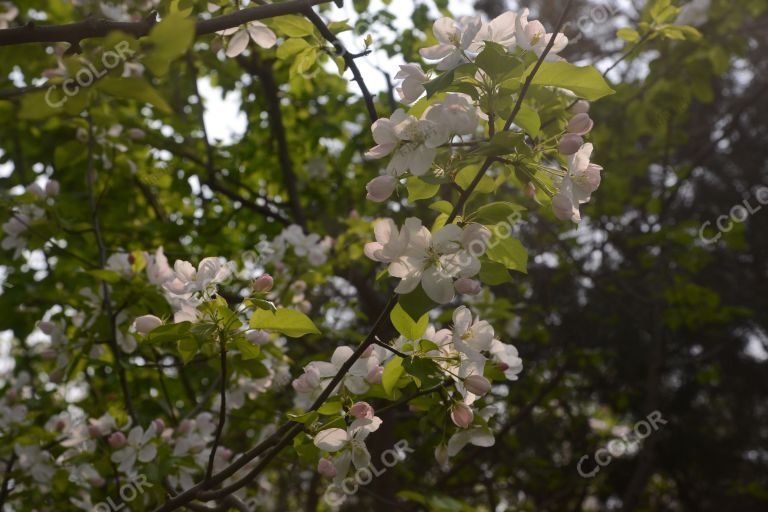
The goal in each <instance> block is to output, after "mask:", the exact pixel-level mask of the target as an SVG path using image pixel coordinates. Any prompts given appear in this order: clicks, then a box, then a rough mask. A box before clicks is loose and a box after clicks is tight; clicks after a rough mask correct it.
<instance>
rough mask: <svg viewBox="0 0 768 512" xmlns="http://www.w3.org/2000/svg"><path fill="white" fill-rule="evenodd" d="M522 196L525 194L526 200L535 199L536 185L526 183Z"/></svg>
mask: <svg viewBox="0 0 768 512" xmlns="http://www.w3.org/2000/svg"><path fill="white" fill-rule="evenodd" d="M523 194H525V197H527V198H528V199H536V185H534V184H533V182H532V181H529V182H528V183H526V184H525V188H524V189H523Z"/></svg>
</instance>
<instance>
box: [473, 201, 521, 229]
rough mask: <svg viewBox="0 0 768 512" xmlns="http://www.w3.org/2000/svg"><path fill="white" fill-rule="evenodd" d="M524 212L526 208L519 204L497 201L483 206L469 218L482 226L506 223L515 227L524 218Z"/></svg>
mask: <svg viewBox="0 0 768 512" xmlns="http://www.w3.org/2000/svg"><path fill="white" fill-rule="evenodd" d="M524 211H525V207H524V206H521V205H519V204H514V203H510V202H507V201H496V202H493V203H488V204H485V205H483V206H481V207H480V208H478V209H477V210H476V211H475V212H474V213H473V214H471V215H470V216H469V218H470V219H471V220H473V221H474V222H479V223H481V224H498V223H499V222H506V223H507V224H509V225H512V226H514V225H515V224H517V223H518V222H520V220H521V218H522V216H521V215H520V212H524Z"/></svg>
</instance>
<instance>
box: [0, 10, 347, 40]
mask: <svg viewBox="0 0 768 512" xmlns="http://www.w3.org/2000/svg"><path fill="white" fill-rule="evenodd" d="M334 2H335V3H336V5H339V6H341V5H340V4H341V0H334ZM327 3H330V0H290V1H288V2H282V3H277V4H269V5H260V6H256V7H249V8H247V9H241V10H239V11H236V12H233V13H230V14H224V15H222V16H217V17H215V18H211V19H207V20H198V21H197V24H196V27H195V33H196V35H197V36H202V35H205V34H213V33H214V32H218V31H220V30H224V29H228V28H233V27H238V26H240V25H243V24H245V23H248V22H249V21H255V20H263V19H267V18H274V17H277V16H283V15H286V14H300V13H303V12H306V10H307V9H311V7H312V6H314V5H320V4H327ZM156 23H157V18H156V15H155V13H152V14H150V15H149V16H148V17H146V18H144V19H143V20H141V21H135V22H123V21H110V20H103V19H102V20H100V19H97V18H88V19H86V20H84V21H80V22H77V23H69V24H66V25H48V26H38V25H35V24H34V23H33V22H30V23H27V24H26V25H24V26H22V27H14V28H7V29H4V30H0V46H10V45H17V44H26V43H70V44H71V45H72V46H73V47H75V48H77V47H78V46H79V43H80V41H82V40H84V39H91V38H94V37H105V36H106V35H107V34H109V33H110V32H115V31H121V32H125V33H126V34H129V35H132V36H133V37H136V38H139V37H143V36H146V35H147V34H149V32H150V30H152V27H154V26H155V24H156Z"/></svg>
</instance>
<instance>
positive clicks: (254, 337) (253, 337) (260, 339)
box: [245, 329, 269, 345]
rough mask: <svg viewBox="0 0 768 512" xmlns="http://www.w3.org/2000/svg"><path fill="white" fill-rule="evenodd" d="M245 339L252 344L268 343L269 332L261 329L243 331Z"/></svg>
mask: <svg viewBox="0 0 768 512" xmlns="http://www.w3.org/2000/svg"><path fill="white" fill-rule="evenodd" d="M245 339H247V340H248V341H250V342H251V343H253V344H254V345H265V344H267V343H269V334H267V333H266V332H265V331H262V330H261V329H254V330H252V331H248V332H246V333H245Z"/></svg>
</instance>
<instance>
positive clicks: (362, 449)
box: [314, 416, 382, 478]
mask: <svg viewBox="0 0 768 512" xmlns="http://www.w3.org/2000/svg"><path fill="white" fill-rule="evenodd" d="M381 423H382V422H381V418H379V417H378V416H374V417H373V418H362V419H357V420H355V421H353V422H352V424H351V425H350V426H349V427H348V428H347V429H346V430H344V429H341V428H329V429H326V430H321V431H320V432H318V433H317V435H316V436H315V439H314V443H315V446H317V447H318V448H319V449H321V450H323V451H326V452H331V453H335V452H339V451H343V453H342V454H341V455H340V457H338V458H336V460H335V461H334V464H333V465H334V467H335V469H336V477H337V478H338V477H339V476H340V477H341V478H344V477H345V476H346V475H347V471H348V470H349V465H350V462H351V463H352V464H354V465H355V467H356V468H358V469H362V468H366V467H368V465H369V464H370V463H371V454H370V453H369V452H368V448H367V447H366V446H365V439H366V438H367V437H368V435H369V434H370V433H371V432H375V431H376V430H378V429H379V427H380V426H381Z"/></svg>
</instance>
